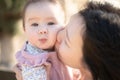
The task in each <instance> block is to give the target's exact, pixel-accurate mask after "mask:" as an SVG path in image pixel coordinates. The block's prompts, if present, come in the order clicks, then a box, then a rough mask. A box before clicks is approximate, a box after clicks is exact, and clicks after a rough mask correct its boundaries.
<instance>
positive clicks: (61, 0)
mask: <svg viewBox="0 0 120 80" xmlns="http://www.w3.org/2000/svg"><path fill="white" fill-rule="evenodd" d="M45 1H46V2H50V3H53V4H59V5H60V6H61V8H62V10H63V11H64V15H65V17H66V9H65V1H64V0H27V2H26V4H25V6H24V8H23V15H22V16H23V28H25V12H26V9H27V7H28V6H29V5H31V4H34V3H37V2H45ZM64 22H65V21H64Z"/></svg>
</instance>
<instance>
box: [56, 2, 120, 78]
mask: <svg viewBox="0 0 120 80" xmlns="http://www.w3.org/2000/svg"><path fill="white" fill-rule="evenodd" d="M56 48H57V51H58V57H59V58H60V60H61V61H62V62H63V63H64V64H66V65H68V66H71V67H74V68H79V69H80V71H81V74H82V75H81V79H80V80H120V77H119V75H120V9H118V8H115V7H113V6H112V5H110V4H108V3H105V4H100V3H92V2H90V3H88V5H87V7H86V8H85V9H84V10H82V11H80V12H79V13H77V14H75V15H73V16H72V18H71V20H70V22H69V23H68V25H67V27H66V28H65V29H64V30H62V31H60V32H59V35H58V42H57V43H56Z"/></svg>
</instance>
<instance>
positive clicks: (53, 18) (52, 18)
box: [46, 17, 56, 21]
mask: <svg viewBox="0 0 120 80" xmlns="http://www.w3.org/2000/svg"><path fill="white" fill-rule="evenodd" d="M46 20H54V21H56V18H55V17H48V18H46Z"/></svg>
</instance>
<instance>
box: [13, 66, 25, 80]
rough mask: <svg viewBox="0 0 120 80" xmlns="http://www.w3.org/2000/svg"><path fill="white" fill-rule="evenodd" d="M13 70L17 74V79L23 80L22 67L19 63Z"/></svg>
mask: <svg viewBox="0 0 120 80" xmlns="http://www.w3.org/2000/svg"><path fill="white" fill-rule="evenodd" d="M13 71H14V72H15V74H16V75H15V76H16V79H17V80H23V79H22V73H21V69H20V66H19V65H18V64H16V65H15V66H14V67H13Z"/></svg>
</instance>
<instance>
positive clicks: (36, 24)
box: [31, 23, 39, 27]
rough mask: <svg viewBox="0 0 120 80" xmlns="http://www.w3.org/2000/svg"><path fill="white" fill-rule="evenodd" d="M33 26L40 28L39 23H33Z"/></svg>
mask: <svg viewBox="0 0 120 80" xmlns="http://www.w3.org/2000/svg"><path fill="white" fill-rule="evenodd" d="M31 26H34V27H37V26H39V24H38V23H33V24H31Z"/></svg>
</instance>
